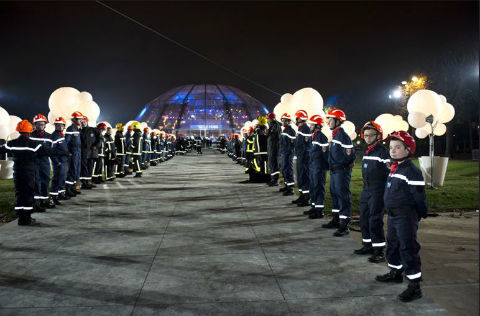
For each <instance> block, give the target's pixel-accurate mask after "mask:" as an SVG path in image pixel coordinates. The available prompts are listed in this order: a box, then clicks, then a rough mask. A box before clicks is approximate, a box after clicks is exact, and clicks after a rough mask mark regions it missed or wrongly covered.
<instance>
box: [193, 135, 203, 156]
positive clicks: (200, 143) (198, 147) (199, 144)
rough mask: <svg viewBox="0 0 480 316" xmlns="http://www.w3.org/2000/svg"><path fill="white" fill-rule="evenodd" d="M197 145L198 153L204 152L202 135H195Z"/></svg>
mask: <svg viewBox="0 0 480 316" xmlns="http://www.w3.org/2000/svg"><path fill="white" fill-rule="evenodd" d="M195 147H196V148H197V154H199V155H201V154H202V139H201V138H200V136H196V137H195Z"/></svg>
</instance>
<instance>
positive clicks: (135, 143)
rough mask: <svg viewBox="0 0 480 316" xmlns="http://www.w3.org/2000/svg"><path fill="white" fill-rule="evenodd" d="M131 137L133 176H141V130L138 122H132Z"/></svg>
mask: <svg viewBox="0 0 480 316" xmlns="http://www.w3.org/2000/svg"><path fill="white" fill-rule="evenodd" d="M132 128H133V137H132V144H131V148H132V157H133V171H134V172H135V178H139V177H141V176H142V167H141V165H140V159H142V142H143V141H142V131H141V130H140V123H139V122H133V123H132Z"/></svg>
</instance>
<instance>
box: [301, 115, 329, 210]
mask: <svg viewBox="0 0 480 316" xmlns="http://www.w3.org/2000/svg"><path fill="white" fill-rule="evenodd" d="M309 123H310V124H312V126H311V130H312V139H311V144H310V200H311V201H312V208H311V209H310V210H308V211H306V212H304V213H303V214H305V215H309V216H308V217H309V218H310V219H314V218H323V216H324V214H323V210H324V209H325V182H326V181H327V170H328V146H329V143H328V138H327V136H325V134H323V133H322V126H323V123H324V121H323V118H322V117H321V116H320V115H314V116H312V117H311V118H310V122H309Z"/></svg>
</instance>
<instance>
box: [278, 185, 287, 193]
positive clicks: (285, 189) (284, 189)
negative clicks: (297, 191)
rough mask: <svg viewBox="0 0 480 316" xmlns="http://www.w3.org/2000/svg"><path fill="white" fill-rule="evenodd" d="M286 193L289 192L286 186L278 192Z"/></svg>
mask: <svg viewBox="0 0 480 316" xmlns="http://www.w3.org/2000/svg"><path fill="white" fill-rule="evenodd" d="M285 191H287V186H284V187H283V188H280V189H279V190H278V192H285Z"/></svg>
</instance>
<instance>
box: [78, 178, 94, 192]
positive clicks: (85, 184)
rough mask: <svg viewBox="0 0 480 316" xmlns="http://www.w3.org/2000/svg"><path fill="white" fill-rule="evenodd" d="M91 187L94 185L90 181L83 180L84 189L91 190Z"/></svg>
mask: <svg viewBox="0 0 480 316" xmlns="http://www.w3.org/2000/svg"><path fill="white" fill-rule="evenodd" d="M91 188H92V186H91V185H90V184H89V183H88V181H86V180H82V189H85V190H90V189H91ZM77 194H78V193H77Z"/></svg>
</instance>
